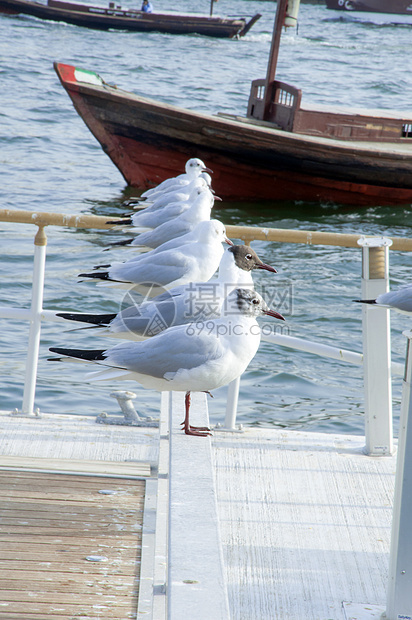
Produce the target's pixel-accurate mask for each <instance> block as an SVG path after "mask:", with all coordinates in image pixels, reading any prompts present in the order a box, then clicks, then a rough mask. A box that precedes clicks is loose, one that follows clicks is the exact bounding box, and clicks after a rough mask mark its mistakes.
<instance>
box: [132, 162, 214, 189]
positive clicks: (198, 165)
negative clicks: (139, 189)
mask: <svg viewBox="0 0 412 620" xmlns="http://www.w3.org/2000/svg"><path fill="white" fill-rule="evenodd" d="M202 172H208V173H211V174H213V172H212V170H210V168H208V167H207V166H206V165H205V164H204V163H203V161H202V160H201V159H199V158H198V157H192V158H191V159H189V160H188V161H187V162H186V164H185V172H184V173H183V174H179V175H178V176H176V177H171V178H170V179H165V181H162V183H159V185H157V186H156V187H152V188H151V189H148V190H146V191H145V192H143V194H141V198H151V197H152V196H153V195H154V194H156V193H159V192H160V193H161V192H163V191H165V190H169V189H170V188H171V187H173V186H174V187H175V188H176V189H177V188H178V187H179V186H181V187H183V186H185V185H187V184H188V183H190V181H193V179H197V177H198V176H200V174H201V173H202Z"/></svg>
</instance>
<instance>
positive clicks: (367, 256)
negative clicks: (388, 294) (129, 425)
mask: <svg viewBox="0 0 412 620" xmlns="http://www.w3.org/2000/svg"><path fill="white" fill-rule="evenodd" d="M113 219H115V218H113ZM109 220H110V218H107V217H98V216H66V215H58V214H47V213H46V214H39V213H31V212H26V211H24V212H23V211H5V210H3V211H0V221H14V222H23V223H30V224H35V225H37V226H38V231H37V234H36V236H35V241H34V244H35V249H34V265H33V270H34V273H33V287H32V303H31V309H30V310H29V311H28V310H21V309H13V308H0V318H13V319H16V318H20V319H22V320H29V321H30V332H29V345H28V355H27V364H26V376H25V388H24V396H23V405H22V412H23V413H25V414H32V413H33V406H34V394H35V386H36V373H37V361H38V352H39V342H40V330H41V322H42V320H56V319H57V317H55V315H54V313H53V312H51V311H47V310H44V309H43V308H42V302H43V283H44V270H45V257H46V242H47V240H46V235H45V232H44V227H45V226H47V225H58V226H75V227H77V228H97V229H99V228H100V229H107V228H110V224H108V221H109ZM227 232H228V235H229V236H230V237H232V238H240V239H244V240H245V241H246V242H248V243H250V241H251V240H253V239H268V240H276V241H284V242H289V243H309V244H311V243H320V244H325V245H326V244H327V245H338V246H345V247H359V245H360V246H361V247H362V256H363V271H362V294H363V295H365V297H367V298H370V297H376V296H377V295H379V294H380V293H383V292H385V291H386V290H388V271H389V267H388V263H389V259H388V257H389V252H388V250H389V247H390V246H391V247H392V249H398V250H402V251H412V241H411V240H409V239H393V240H387V239H384V238H378V239H371V238H364V237H362V236H361V235H333V234H329V233H315V232H310V231H285V230H280V231H277V230H276V229H252V228H249V227H231V226H228V227H227ZM334 241H335V242H336V243H334ZM391 244H392V245H391ZM57 320H61V319H57ZM363 334H364V338H363V346H364V353H363V355H362V354H359V353H355V352H352V351H346V350H343V349H339V348H337V347H331V346H329V345H323V344H320V343H315V342H310V341H306V340H301V339H298V338H292V337H290V336H280V335H272V336H265V337H264V339H265V340H267V341H270V342H272V343H274V344H277V345H281V346H287V347H290V348H293V349H297V350H301V351H308V352H310V353H314V354H316V355H321V356H323V357H331V358H333V359H338V360H341V361H343V362H347V363H352V364H359V365H363V368H364V375H365V403H366V406H367V408H368V410H367V411H366V418H367V419H366V423H365V431H366V452H367V454H369V455H377V456H382V455H388V454H391V453H392V451H393V441H392V404H391V389H390V376H391V373H395V374H400V372H401V368H402V369H403V366H402V365H401V364H392V363H391V359H390V336H389V334H390V323H389V311H387V310H385V309H382V308H370V307H365V308H364V310H363ZM406 336H407V338H408V343H409V346H408V354H407V362H406V372H405V378H404V383H403V395H402V412H401V424H400V434H399V454H398V465H397V472H396V486H395V504H394V514H393V528H392V539H391V557H390V579H389V587H388V598H387V609H386V612H385V614H384V617H385V618H386V619H387V620H399V619H400V618H403V619H406V620H412V582H411V576H412V537H411V535H410V513H411V510H412V474H411V471H412V456H411V455H412V428H411V425H408V420H409V417H410V416H411V415H412V398H411V382H412V346H411V341H412V331H411V332H407V333H406ZM238 389H239V380H238V381H236V382H233V383H232V384H231V385H230V386H229V394H228V396H229V397H228V406H227V415H226V422H225V427H224V428H226V430H232V431H233V430H235V420H236V405H237V397H238ZM164 396H166V395H162V399H163V397H164ZM170 398H172V397H170ZM162 402H163V401H162ZM171 402H172V401H170V403H171ZM176 446H177V444H176ZM205 447H206V443H205ZM176 449H178V450H180V448H173V450H176ZM171 458H172V457H171V456H170V459H171ZM205 458H209V457H207V455H206V457H205ZM209 460H210V459H209ZM185 462H187V458H185ZM209 465H210V463H209ZM160 466H161V464H159V467H160ZM208 471H209V472H210V471H211V468H210V467H209V466H208ZM209 477H210V476H209ZM207 486H209V487H210V480H209V481H208V482H207ZM176 492H178V493H180V492H182V489H180V490H179V489H178V488H177V487H176V489H174V487H172V486H171V487H170V489H169V493H170V494H171V495H173V494H174V493H176ZM172 499H173V498H172ZM209 508H210V506H209ZM211 509H212V513H213V514H212V513H211V514H210V519H211V520H215V516H214V513H215V512H216V511H215V508H213V506H212V507H211ZM157 518H164V515H162V514H159V515H158V517H157ZM169 525H170V524H169ZM172 525H173V524H172ZM175 526H176V529H175V533H174V535H175V539H176V540H179V537H182V536H184V535H185V534H186V532H183V533H182V532H181V531H180V530H179V527H180V526H179V524H178V523H177V524H176V522H175V524H174V526H173V527H175ZM206 538H207V537H206ZM163 542H164V541H163ZM215 546H216V549H218V547H219V541H218V539H216V545H215ZM176 548H177V547H176ZM176 548H174V549H173V553H176ZM199 557H201V558H202V560H201V561H203V553H201V554H199ZM159 562H160V561H159ZM177 564H179V562H177ZM159 566H160V563H159ZM156 570H157V571H158V572H159V571H160V568H159V567H158V568H157V569H156ZM162 570H164V568H162ZM219 570H220V571H221V568H219ZM156 574H157V573H156V571H155V576H156ZM182 574H183V573H182ZM162 577H163V575H160V574H159V579H160V582H162V581H163V579H162ZM163 583H164V581H163ZM154 585H156V584H154ZM195 590H196V589H194V595H195V596H196V597H198V596H199V593H198V592H195ZM201 596H203V594H201ZM226 596H227V595H226V592H225V589H224V588H223V589H222V591H221V596H220V597H219V605H221V610H223V611H221V612H220V613H221V614H222V617H226V615H227V600H226ZM158 604H159V605H160V606H161V607H162V606H163V607H164V605H165V603H164V601H163V600H162V597H160V598H159V602H158ZM179 604H180V602H179V597H178V596H176V597H174V595H173V591H172V590H170V593H169V600H168V605H175V606H177V607H176V608H178V605H179ZM364 617H365V618H367V617H368V616H367V615H365V616H364Z"/></svg>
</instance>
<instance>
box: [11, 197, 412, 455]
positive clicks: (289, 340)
mask: <svg viewBox="0 0 412 620" xmlns="http://www.w3.org/2000/svg"><path fill="white" fill-rule="evenodd" d="M0 221H4V222H14V223H22V224H33V225H35V226H37V227H38V231H37V234H36V236H35V240H34V246H35V250H34V267H33V288H32V304H31V309H30V311H27V310H25V311H22V310H21V309H11V308H0V318H11V315H12V314H13V315H14V318H16V317H17V316H19V318H21V319H22V320H23V319H25V320H29V321H30V332H29V346H28V357H27V363H26V377H25V388H24V395H23V406H22V412H23V413H27V414H30V413H33V406H34V391H35V385H36V374H37V363H38V353H39V344H40V329H41V321H43V320H61V319H59V318H58V317H55V316H54V313H53V312H51V311H47V310H44V309H43V307H42V302H43V281H44V269H45V253H46V247H45V246H46V243H47V238H46V235H45V227H46V226H64V227H66V226H67V227H75V228H85V229H88V228H94V229H99V230H110V229H112V228H113V227H114V226H115V222H118V218H115V217H108V216H96V215H88V214H80V215H73V214H60V213H48V212H32V211H23V210H9V209H2V210H0ZM112 222H113V223H112ZM226 231H227V234H228V236H229V237H231V238H236V239H242V240H244V241H245V242H246V243H250V242H251V241H253V240H265V241H274V242H283V243H304V244H307V245H314V244H323V245H336V246H338V247H353V248H355V247H356V248H359V247H360V245H365V239H367V240H368V239H369V237H365V236H364V235H360V234H339V233H329V232H318V231H306V230H289V229H279V228H259V227H251V226H226ZM366 245H368V244H367V243H366ZM387 246H388V247H387V250H388V249H397V250H402V251H412V239H407V238H394V239H392V240H391V244H390V243H387ZM375 249H376V248H375ZM367 250H368V248H367ZM387 254H388V252H387V251H386V255H385V256H387ZM367 257H368V264H369V254H367ZM387 262H388V261H387V258H385V259H384V263H385V268H384V270H383V271H384V272H385V270H386V272H387V270H388V268H387ZM377 264H378V267H379V270H380V271H382V269H381V265H382V260H381V259H379V261H378V263H377ZM370 277H371V278H375V279H374V280H372V281H373V282H374V283H375V284H376V283H377V284H378V286H380V287H381V292H384V289H385V287H387V286H388V281H387V277H386V279H385V275H382V273H378V274H374V275H371V276H370ZM370 310H371V309H370V308H364V319H363V320H364V328H366V326H367V325H368V318H367V317H368V313H369V311H370ZM374 312H375V313H379V312H382V313H385V317H386V318H384V319H383V320H384V324H385V329H386V331H388V330H389V313H388V312H387V311H386V310H379V311H377V310H375V311H372V315H374ZM370 320H371V319H369V322H370ZM364 331H365V330H364ZM369 332H370V330H369ZM262 339H263V340H266V341H269V342H271V343H272V344H276V345H280V346H284V347H289V348H292V349H297V350H303V351H307V352H310V353H312V354H316V355H320V356H321V357H329V358H333V359H337V360H340V361H342V362H347V363H352V364H359V365H363V367H364V375H365V381H366V377H367V376H368V374H370V372H371V368H370V366H371V365H372V366H373V363H374V360H373V359H371V360H370V361H367V362H366V363H364V356H363V355H362V354H361V353H356V352H353V351H346V350H343V349H341V348H339V347H331V346H327V345H324V344H321V343H317V342H311V341H309V340H303V339H299V338H294V337H291V336H286V335H281V336H280V335H275V336H273V335H272V336H270V337H269V336H262ZM379 340H380V334H378V333H376V335H375V341H377V342H379ZM364 347H365V343H364ZM374 357H376V356H374ZM384 366H385V369H384V372H385V373H386V374H385V377H386V379H387V380H389V379H390V375H391V372H392V374H398V375H399V374H402V373H403V365H402V364H396V363H391V361H390V355H389V359H386V361H385V365H384ZM238 389H239V381H236V382H233V384H232V385H231V386H230V389H229V390H228V402H227V409H226V418H225V423H224V425H223V426H222V427H221V429H222V430H232V431H233V430H235V420H236V408H237V407H236V405H237V398H238ZM372 398H373V400H374V401H375V402H376V400H377V399H378V400H379V395H376V394H374V396H373V397H372ZM365 401H366V403H368V402H369V401H370V394H369V393H368V394H366V393H365ZM382 402H383V403H384V404H383V405H382ZM368 406H369V405H368V404H367V405H366V409H368ZM385 407H386V411H387V420H386V424H385V427H386V428H388V421H391V399H390V394H387V395H386V398H385V399H381V406H380V408H381V409H383V410H385ZM376 419H377V418H376V415H374V414H372V412H371V414H370V415H369V414H368V411H367V415H366V420H367V422H366V429H367V430H366V436H367V444H368V443H370V442H368V432H370V428H372V429H373V428H375V427H377V426H381V425H382V420H380V421H379V420H378V421H376ZM368 420H369V421H368ZM369 422H370V423H369ZM389 426H390V429H389V430H387V432H386V436H385V439H386V440H387V441H381V442H378V443H381V444H382V445H383V446H384V448H383V449H384V452H385V453H387V452H389V453H391V451H392V447H391V446H392V429H391V424H389ZM368 429H369V430H368ZM372 436H373V433H372ZM375 444H376V442H375ZM380 449H381V448H378V452H377V453H382V452H379V450H380ZM368 451H369V453H374V447H373V446H372V447H370V446H369V447H368Z"/></svg>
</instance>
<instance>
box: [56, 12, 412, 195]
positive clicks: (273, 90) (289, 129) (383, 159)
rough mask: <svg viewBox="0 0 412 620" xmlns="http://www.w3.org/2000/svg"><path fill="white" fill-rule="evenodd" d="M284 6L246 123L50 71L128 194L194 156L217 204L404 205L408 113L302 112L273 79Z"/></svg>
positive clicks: (411, 143) (408, 183) (84, 75)
mask: <svg viewBox="0 0 412 620" xmlns="http://www.w3.org/2000/svg"><path fill="white" fill-rule="evenodd" d="M287 4H288V0H279V1H278V7H277V13H276V20H275V27H274V36H273V40H272V49H271V53H270V59H269V64H268V70H267V76H266V79H260V80H255V81H253V82H252V89H251V94H250V97H249V105H248V111H247V116H246V117H241V116H234V115H229V114H219V113H218V114H216V115H206V114H201V113H197V112H193V111H190V110H186V109H182V108H179V107H176V106H172V105H167V104H164V103H159V102H156V101H153V100H151V99H147V98H145V97H141V96H137V95H134V94H131V93H129V92H126V91H122V90H120V89H118V88H116V87H115V86H110V85H109V84H106V83H105V82H104V81H103V80H102V78H100V77H99V76H98V75H97V74H96V73H93V72H90V71H84V70H82V69H78V68H76V67H73V66H71V65H65V64H60V63H55V69H56V72H57V74H58V76H59V78H60V80H61V83H62V84H63V86H64V88H65V89H66V91H67V92H68V94H69V96H70V97H71V100H72V102H73V104H74V107H75V109H76V110H77V112H78V114H79V115H80V116H81V118H82V119H83V121H84V122H85V123H86V125H87V126H88V127H89V129H90V131H91V132H92V133H93V135H94V136H95V137H96V139H97V140H98V141H99V142H100V144H101V146H102V148H103V150H104V151H105V152H106V153H107V155H109V157H110V158H111V159H112V161H113V162H114V164H115V165H116V166H117V167H118V169H119V170H120V172H121V173H122V174H123V176H124V178H125V180H126V181H127V183H128V184H129V185H131V186H135V187H137V188H141V189H142V190H143V189H146V188H148V187H152V186H155V185H157V184H158V183H160V182H161V181H163V180H164V179H165V178H168V177H170V176H174V175H176V174H179V173H181V172H182V171H183V169H184V164H185V162H186V160H187V159H188V158H189V157H193V156H196V157H200V158H201V159H203V161H205V162H206V164H207V165H208V166H209V167H211V168H212V169H213V171H214V174H213V186H214V188H215V190H216V192H217V194H218V195H219V196H221V197H222V198H223V199H224V200H237V201H251V200H271V201H276V200H288V199H289V200H303V201H309V202H310V201H315V202H323V203H324V202H334V203H341V204H347V205H357V206H360V205H365V206H366V205H396V204H407V203H411V202H412V111H411V112H410V113H409V114H408V113H406V114H403V115H402V114H399V115H397V116H396V115H391V114H389V113H387V112H384V111H363V112H355V111H353V110H346V111H345V110H341V111H336V109H334V110H333V111H330V110H325V109H322V110H320V109H312V108H309V107H308V106H306V107H303V106H302V93H301V91H300V90H299V89H298V88H296V87H294V86H290V85H287V84H285V83H282V82H279V81H277V80H276V79H275V71H276V63H277V55H278V50H279V42H280V37H281V30H282V27H283V25H284V24H285V23H288V21H289V20H290V15H289V14H288V13H287V12H286V8H287ZM291 5H293V2H291V0H289V6H291ZM292 19H295V18H294V17H293V16H292Z"/></svg>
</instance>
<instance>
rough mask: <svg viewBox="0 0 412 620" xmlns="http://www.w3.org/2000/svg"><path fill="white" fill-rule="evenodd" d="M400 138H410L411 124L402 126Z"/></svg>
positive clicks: (411, 134) (411, 132)
mask: <svg viewBox="0 0 412 620" xmlns="http://www.w3.org/2000/svg"><path fill="white" fill-rule="evenodd" d="M402 138H412V122H411V123H404V124H403V125H402Z"/></svg>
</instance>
